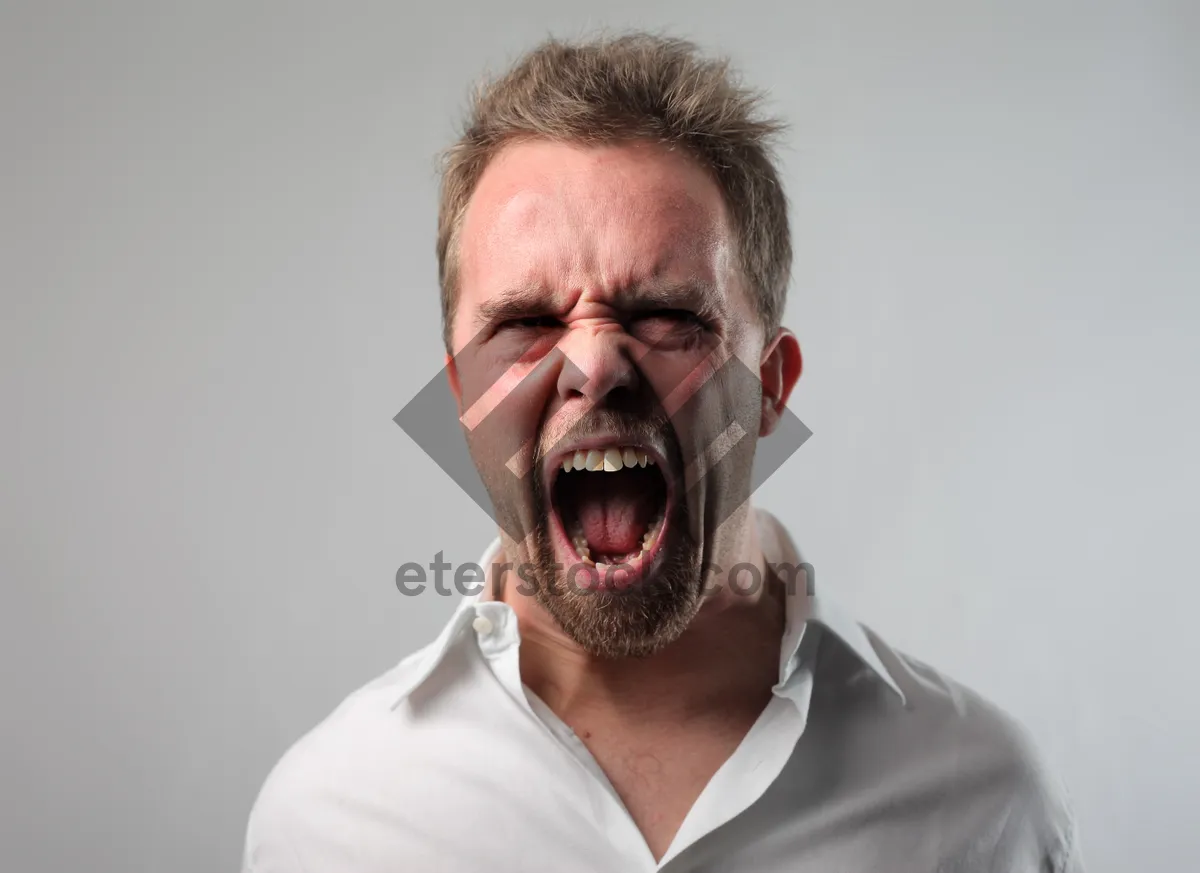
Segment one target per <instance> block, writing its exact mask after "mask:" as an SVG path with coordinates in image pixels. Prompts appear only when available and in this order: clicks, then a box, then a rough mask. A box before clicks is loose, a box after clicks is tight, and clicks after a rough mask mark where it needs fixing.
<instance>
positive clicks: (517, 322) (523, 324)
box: [500, 315, 562, 330]
mask: <svg viewBox="0 0 1200 873" xmlns="http://www.w3.org/2000/svg"><path fill="white" fill-rule="evenodd" d="M561 323H562V322H560V321H559V320H558V319H557V318H555V317H554V316H553V315H526V316H522V317H520V318H510V319H508V320H507V321H505V322H503V323H502V324H501V325H500V329H501V330H505V329H516V330H537V329H545V328H552V327H558V326H559V325H560V324H561Z"/></svg>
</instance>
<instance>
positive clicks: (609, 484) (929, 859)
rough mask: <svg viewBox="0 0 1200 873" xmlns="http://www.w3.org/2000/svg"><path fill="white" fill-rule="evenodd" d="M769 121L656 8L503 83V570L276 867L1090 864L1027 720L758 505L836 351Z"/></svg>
mask: <svg viewBox="0 0 1200 873" xmlns="http://www.w3.org/2000/svg"><path fill="white" fill-rule="evenodd" d="M758 112H759V109H758V103H757V101H756V98H755V97H754V95H753V94H751V93H749V92H747V91H745V90H743V89H741V88H740V87H739V86H738V85H737V84H736V83H735V82H734V81H733V80H732V79H731V78H730V77H729V74H728V70H727V68H726V66H725V65H724V64H722V63H720V62H718V61H713V60H708V59H705V58H703V57H702V56H700V55H699V54H698V53H697V51H696V50H695V49H694V47H692V46H691V45H689V44H686V43H683V42H678V41H672V40H667V39H660V38H657V37H651V36H648V35H643V34H633V35H628V36H625V37H621V38H617V39H606V40H597V41H594V42H587V43H581V44H564V43H561V42H556V41H550V42H548V43H546V44H544V45H542V46H540V47H539V48H537V49H536V50H534V51H533V52H531V53H530V54H528V55H527V56H526V57H525V58H523V59H522V60H521V61H520V62H519V63H518V64H517V65H516V66H515V67H514V68H513V69H512V70H510V71H509V72H508V73H507V74H506V75H505V76H503V77H501V78H499V79H497V80H496V81H494V82H492V83H491V84H490V85H489V86H488V87H486V88H485V89H484V90H482V91H481V93H480V94H479V95H478V97H477V98H476V100H475V103H474V106H473V113H472V117H471V119H470V122H469V124H468V126H467V129H466V131H465V133H464V135H463V137H462V139H461V140H460V141H459V142H458V143H457V144H456V145H455V146H454V147H453V148H452V149H451V150H450V151H449V153H448V156H447V160H446V163H445V168H444V181H443V186H442V193H441V206H440V219H439V226H438V246H437V251H438V259H439V264H440V277H441V284H442V301H443V313H444V337H445V343H446V348H447V362H448V368H447V369H448V373H449V382H450V386H449V387H450V390H451V391H452V393H453V395H454V398H455V400H456V401H457V404H458V410H459V413H460V415H461V420H462V422H463V425H464V432H465V434H466V439H467V443H468V446H469V449H470V453H471V457H472V458H473V460H474V462H475V464H476V466H477V468H478V470H479V473H480V476H481V478H482V479H483V481H484V483H485V485H486V487H487V491H488V495H489V497H490V499H491V503H492V506H493V508H494V509H495V517H496V519H497V521H498V523H499V527H500V536H499V538H498V540H497V541H496V542H495V543H493V545H492V547H491V548H489V549H488V551H487V553H486V554H485V555H484V558H483V560H482V562H481V564H482V566H483V567H484V568H486V569H487V572H488V582H489V584H488V585H486V586H482V590H480V591H479V593H478V594H475V595H473V596H469V597H467V598H466V599H465V600H464V601H463V602H462V603H461V604H460V606H459V608H458V610H457V611H456V613H455V614H454V616H453V617H452V619H451V620H450V622H449V624H448V625H447V626H446V628H445V629H444V630H443V632H442V633H441V635H440V636H439V637H438V638H437V639H436V640H435V641H434V642H433V643H431V644H429V645H427V646H426V647H425V648H423V649H422V650H421V651H419V652H417V653H416V654H414V655H412V656H410V657H408V658H406V659H405V660H404V661H403V662H402V663H401V664H400V665H399V666H397V667H396V668H395V669H393V670H391V671H390V672H388V673H387V674H385V675H384V676H382V677H380V678H379V679H377V680H376V681H375V682H373V683H371V684H369V685H367V686H366V687H364V688H363V689H361V690H360V691H358V692H357V693H356V694H354V695H352V696H351V697H350V698H348V699H347V700H346V701H345V702H344V703H343V704H342V705H341V706H340V707H339V708H338V709H337V710H336V712H334V713H333V714H332V715H331V716H330V717H329V718H328V719H327V720H326V721H325V722H324V723H323V724H321V725H320V726H319V727H317V728H316V729H315V730H314V731H313V732H311V733H310V734H309V735H308V736H307V737H305V738H304V739H303V740H301V741H300V742H299V743H298V744H297V745H296V746H295V747H294V748H293V749H292V750H291V751H289V753H288V754H287V755H286V756H285V757H284V759H283V760H282V761H281V762H280V763H279V764H278V765H277V766H276V768H275V769H274V771H273V772H272V774H271V776H270V777H269V778H268V780H267V783H266V785H265V786H264V787H263V789H262V792H261V794H260V796H259V798H258V801H257V803H256V805H255V808H254V811H253V813H252V815H251V820H250V824H249V829H248V836H247V846H246V855H245V868H244V869H245V870H246V871H248V873H301V871H304V873H334V871H338V873H342V871H356V873H384V871H388V873H392V871H398V870H404V871H409V870H411V871H420V873H426V871H453V873H475V871H484V870H486V871H494V873H518V871H521V873H525V871H529V870H555V871H596V873H614V871H620V873H627V871H652V870H664V871H679V873H683V871H691V873H699V871H722V873H726V871H742V870H744V871H755V873H772V871H780V873H782V871H789V873H796V871H814V873H816V871H834V870H837V871H875V870H885V871H888V873H908V871H912V873H917V871H921V873H926V871H935V870H936V871H975V870H979V871H1035V870H1036V871H1078V870H1080V869H1081V865H1080V861H1079V858H1078V853H1077V852H1076V850H1075V848H1074V846H1073V827H1072V825H1071V820H1070V818H1069V816H1068V813H1067V811H1066V809H1065V807H1064V805H1063V801H1062V800H1061V798H1060V797H1059V795H1058V794H1057V793H1056V792H1055V791H1054V790H1053V789H1052V787H1051V785H1050V784H1049V781H1048V779H1047V778H1046V777H1045V776H1044V775H1043V773H1042V772H1041V771H1040V769H1039V766H1038V763H1037V759H1036V757H1035V755H1034V754H1033V752H1032V750H1031V749H1030V747H1029V745H1028V743H1027V742H1026V740H1025V739H1024V735H1023V733H1022V732H1021V731H1020V730H1019V729H1018V728H1017V727H1015V726H1014V725H1013V724H1012V723H1011V722H1010V721H1009V720H1008V719H1007V718H1006V717H1005V716H1004V715H1003V714H1001V713H1000V712H998V711H997V710H995V709H994V708H992V707H991V706H990V705H988V704H987V703H986V702H984V701H983V700H981V699H980V698H979V697H977V696H976V695H974V694H972V693H971V692H970V691H968V690H966V689H964V688H963V687H961V686H959V685H957V684H956V683H954V682H953V681H952V680H950V679H948V678H946V677H944V676H942V675H941V674H939V673H938V672H936V671H935V670H933V669H932V668H930V667H928V666H926V665H924V664H921V663H919V662H918V661H915V660H914V659H912V658H910V657H907V656H905V655H903V654H900V653H899V652H897V651H895V650H894V649H892V648H891V647H890V646H888V645H887V643H886V642H884V641H883V640H881V639H880V638H879V637H878V636H876V635H875V634H874V633H872V632H871V631H869V630H866V629H865V628H863V627H862V626H860V625H859V624H857V623H855V622H854V621H852V620H850V619H847V618H846V617H844V616H842V615H841V614H839V613H838V612H837V611H836V610H835V608H834V607H833V606H832V605H831V604H829V603H828V602H827V601H826V600H825V599H824V598H817V597H816V596H815V595H813V594H812V592H811V591H810V585H811V583H812V581H813V580H812V578H811V574H809V573H806V572H805V571H804V569H803V568H804V565H803V564H802V562H801V560H800V556H799V554H798V553H797V552H796V550H795V547H794V545H793V544H792V542H791V539H790V538H789V537H788V535H787V533H786V532H785V531H784V529H783V527H782V526H781V525H780V524H779V523H778V522H777V521H776V520H775V519H774V518H772V517H771V516H769V515H767V514H765V513H762V512H759V511H757V510H755V509H752V508H751V506H750V502H749V496H750V492H751V490H752V487H751V469H750V468H751V461H752V460H753V458H754V454H755V452H754V450H755V445H756V443H757V438H758V437H769V436H771V435H772V434H773V433H775V432H776V431H777V430H778V428H779V427H780V424H781V422H782V421H783V420H784V417H785V404H786V402H787V399H788V396H789V393H790V392H791V390H792V388H793V386H794V385H795V383H796V381H797V379H798V378H799V376H800V372H801V355H800V349H799V346H798V344H797V341H796V338H795V337H794V336H793V334H792V333H791V332H789V331H788V330H786V329H785V328H783V327H781V325H780V319H781V316H782V313H783V309H784V299H785V291H786V286H787V281H788V273H789V269H790V261H791V249H790V242H789V231H788V219H787V205H786V201H785V198H784V195H783V193H782V190H781V187H780V183H779V179H778V176H777V173H776V170H775V167H774V166H773V164H772V161H771V159H770V154H769V149H768V146H769V141H770V139H771V137H772V136H773V135H774V134H775V133H776V132H777V130H778V128H777V125H775V124H774V123H773V122H771V121H769V120H766V119H763V118H761V117H759V115H758Z"/></svg>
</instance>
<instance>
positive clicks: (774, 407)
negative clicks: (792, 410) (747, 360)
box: [758, 327, 804, 437]
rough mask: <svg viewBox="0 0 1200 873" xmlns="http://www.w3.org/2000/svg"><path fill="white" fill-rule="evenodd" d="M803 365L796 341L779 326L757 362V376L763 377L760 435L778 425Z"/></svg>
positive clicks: (798, 344) (767, 433) (768, 433)
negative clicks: (758, 362) (759, 361)
mask: <svg viewBox="0 0 1200 873" xmlns="http://www.w3.org/2000/svg"><path fill="white" fill-rule="evenodd" d="M803 368H804V359H803V358H802V357H801V355H800V342H799V340H797V339H796V335H795V334H794V333H792V332H791V331H790V330H788V329H787V328H786V327H781V328H779V331H778V332H777V333H776V334H775V338H774V339H773V340H771V342H769V343H767V346H766V348H765V349H763V354H762V362H761V363H760V364H759V378H761V379H762V417H761V419H760V423H759V427H758V435H759V436H760V437H765V436H769V435H770V434H771V433H772V432H773V431H774V430H775V427H776V426H777V425H778V424H779V419H780V417H781V416H782V415H783V410H784V408H785V407H786V406H787V401H788V397H790V396H791V394H792V389H793V388H795V387H796V382H797V381H799V379H800V371H801V370H802V369H803Z"/></svg>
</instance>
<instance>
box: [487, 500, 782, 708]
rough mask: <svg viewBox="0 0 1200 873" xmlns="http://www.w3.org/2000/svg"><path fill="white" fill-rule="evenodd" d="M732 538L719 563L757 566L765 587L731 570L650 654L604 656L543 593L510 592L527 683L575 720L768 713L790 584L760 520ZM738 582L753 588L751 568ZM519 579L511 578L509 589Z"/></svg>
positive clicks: (712, 581) (508, 599)
mask: <svg viewBox="0 0 1200 873" xmlns="http://www.w3.org/2000/svg"><path fill="white" fill-rule="evenodd" d="M730 539H732V540H733V542H732V543H731V546H733V547H734V548H731V549H728V550H726V551H727V552H728V554H727V557H725V558H724V560H722V561H720V562H718V564H719V566H721V567H724V568H728V567H733V566H735V565H737V564H740V563H743V562H744V563H747V564H750V565H752V566H754V567H755V568H756V569H757V571H758V577H757V578H759V579H761V580H763V582H764V584H761V585H758V586H757V587H756V588H755V590H754V591H752V592H750V593H741V592H734V591H733V590H731V588H730V584H729V582H730V580H729V579H728V578H726V576H725V575H722V576H721V578H720V579H717V578H714V577H710V578H709V580H708V582H709V585H710V587H711V588H713V589H714V590H713V591H712V592H711V593H710V594H709V595H707V596H706V599H705V601H704V602H703V603H702V605H701V607H700V610H699V612H698V613H697V615H696V617H695V618H694V619H693V620H692V622H691V623H690V624H689V625H688V627H687V629H686V630H685V631H684V632H683V634H682V635H681V636H680V637H679V638H678V639H677V640H675V641H674V642H673V643H671V644H670V645H668V646H666V647H665V648H663V649H662V650H661V651H659V652H657V653H655V654H654V655H650V656H648V657H645V658H623V659H615V660H612V659H602V658H596V657H594V656H592V655H590V654H588V653H587V652H585V651H584V650H582V649H581V648H580V647H579V645H578V644H576V643H575V642H574V641H573V640H572V639H571V638H570V637H568V636H567V635H566V634H565V633H564V632H563V631H562V629H561V628H560V627H559V626H558V624H557V623H556V622H555V621H554V620H553V619H552V618H551V617H550V616H549V615H548V614H547V613H546V612H545V610H544V609H543V608H542V607H541V605H540V604H538V603H537V602H536V600H535V599H534V598H530V597H516V596H504V595H501V596H502V597H503V599H504V600H505V601H506V602H508V603H509V604H510V605H511V606H512V608H513V611H514V612H515V613H516V615H517V622H518V626H519V627H520V630H521V650H520V669H521V679H522V681H523V682H524V684H525V685H526V686H528V687H529V688H530V690H532V691H533V693H534V694H536V695H537V696H538V697H539V698H541V699H542V700H543V701H544V702H545V703H546V705H547V706H549V707H550V708H551V710H553V711H554V712H555V713H556V714H557V715H558V716H559V717H560V718H563V719H564V720H565V721H568V723H570V722H573V721H575V720H579V719H587V720H590V719H593V718H596V717H601V718H605V719H624V718H628V719H630V720H634V721H637V722H641V723H647V722H655V721H661V722H668V723H679V719H681V718H691V717H697V716H699V717H703V716H704V715H705V714H706V713H713V712H741V711H749V710H755V711H757V710H760V709H761V707H762V706H764V705H765V702H766V700H767V699H769V697H770V689H771V687H772V686H773V685H774V684H775V682H776V681H777V680H778V675H779V646H780V640H781V637H782V633H783V628H784V611H785V604H784V599H783V592H782V586H781V585H780V584H779V582H778V580H777V579H776V578H775V577H774V576H773V575H772V574H771V573H770V572H769V570H768V568H767V566H766V560H765V559H764V557H763V551H762V547H761V545H760V542H759V539H758V535H757V530H756V529H755V526H754V524H753V522H752V520H751V519H749V518H747V519H746V521H745V523H744V526H743V529H742V530H741V531H740V532H739V535H738V536H735V537H731V538H730ZM733 581H734V582H735V583H736V582H739V581H740V582H741V583H742V584H743V585H747V586H748V585H749V574H748V573H747V574H742V576H741V577H740V579H737V580H733ZM718 583H719V584H718ZM512 584H515V580H512ZM509 585H510V580H507V579H506V580H505V583H504V586H503V589H502V590H503V591H507V590H508V588H509Z"/></svg>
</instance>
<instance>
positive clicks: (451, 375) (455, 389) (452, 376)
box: [446, 352, 463, 415]
mask: <svg viewBox="0 0 1200 873" xmlns="http://www.w3.org/2000/svg"><path fill="white" fill-rule="evenodd" d="M446 381H447V382H449V383H450V393H451V394H453V395H454V402H455V403H456V404H457V405H458V414H459V415H462V411H463V408H462V383H461V382H460V381H459V379H458V364H456V363H455V361H454V356H453V355H452V354H450V353H449V352H447V353H446Z"/></svg>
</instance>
